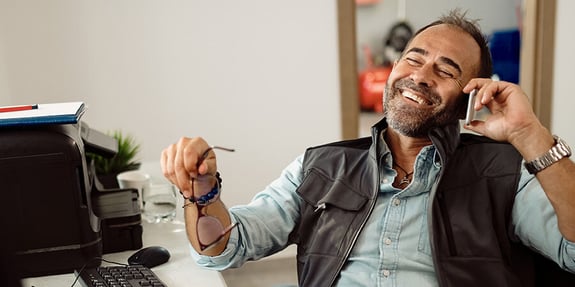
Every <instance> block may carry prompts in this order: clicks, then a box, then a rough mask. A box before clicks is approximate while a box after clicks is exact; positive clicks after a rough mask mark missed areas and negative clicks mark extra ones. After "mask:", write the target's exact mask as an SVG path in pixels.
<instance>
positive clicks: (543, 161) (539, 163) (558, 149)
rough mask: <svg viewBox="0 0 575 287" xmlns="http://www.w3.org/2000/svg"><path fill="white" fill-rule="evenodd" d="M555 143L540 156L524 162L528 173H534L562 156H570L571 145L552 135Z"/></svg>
mask: <svg viewBox="0 0 575 287" xmlns="http://www.w3.org/2000/svg"><path fill="white" fill-rule="evenodd" d="M553 138H554V139H555V145H554V146H553V147H552V148H551V149H550V150H548V151H547V152H546V153H545V154H543V155H542V156H540V157H538V158H536V159H534V160H532V161H528V162H525V168H527V171H528V172H529V173H530V174H536V173H538V172H540V171H542V170H544V169H545V168H547V167H548V166H550V165H552V164H554V163H556V162H557V161H559V160H560V159H562V158H564V157H570V156H571V147H569V145H568V144H567V142H565V141H564V140H562V139H561V138H560V137H558V136H556V135H554V136H553Z"/></svg>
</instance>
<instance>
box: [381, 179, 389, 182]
mask: <svg viewBox="0 0 575 287" xmlns="http://www.w3.org/2000/svg"><path fill="white" fill-rule="evenodd" d="M381 182H383V183H388V182H389V180H387V178H384V179H382V180H381Z"/></svg>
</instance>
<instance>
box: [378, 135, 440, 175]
mask: <svg viewBox="0 0 575 287" xmlns="http://www.w3.org/2000/svg"><path fill="white" fill-rule="evenodd" d="M384 137H385V142H386V143H387V146H388V147H389V150H390V151H391V155H392V156H393V161H394V162H395V163H396V164H397V165H399V166H401V167H403V168H405V169H406V171H407V172H411V171H413V163H414V162H415V158H416V157H417V155H418V154H419V152H420V151H421V149H422V148H424V147H425V146H428V145H430V144H431V140H430V139H429V138H427V137H426V138H412V137H408V136H405V135H402V134H400V133H398V132H397V131H395V130H393V129H392V128H390V127H388V128H387V130H386V132H385V135H384Z"/></svg>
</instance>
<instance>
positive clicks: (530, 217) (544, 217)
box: [512, 164, 575, 272]
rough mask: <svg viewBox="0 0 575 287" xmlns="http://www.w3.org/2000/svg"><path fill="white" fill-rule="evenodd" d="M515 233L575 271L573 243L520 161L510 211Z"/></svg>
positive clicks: (560, 264)
mask: <svg viewBox="0 0 575 287" xmlns="http://www.w3.org/2000/svg"><path fill="white" fill-rule="evenodd" d="M512 217H513V224H514V225H515V234H516V235H517V236H518V237H519V239H520V240H521V242H522V243H523V244H525V245H526V246H529V247H530V248H532V249H534V250H536V251H538V252H539V253H541V254H542V255H544V256H546V257H548V258H549V259H551V260H553V261H555V262H557V264H558V265H559V266H560V267H561V268H563V269H565V270H570V271H571V272H575V243H573V242H570V241H568V240H567V239H565V238H564V237H563V235H562V234H561V232H560V231H559V226H558V224H557V215H556V214H555V210H554V209H553V206H552V205H551V202H550V201H549V199H548V198H547V195H546V194H545V192H544V191H543V188H542V187H541V184H540V183H539V181H538V180H537V178H536V177H535V176H534V175H532V174H529V172H527V170H526V169H525V167H524V165H523V164H522V168H521V179H520V181H519V188H518V192H517V195H516V196H515V203H514V205H513V211H512Z"/></svg>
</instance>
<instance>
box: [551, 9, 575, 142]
mask: <svg viewBox="0 0 575 287" xmlns="http://www.w3.org/2000/svg"><path fill="white" fill-rule="evenodd" d="M574 10H575V2H573V1H571V0H557V15H556V22H555V23H556V24H555V25H556V26H555V27H556V28H555V64H554V67H553V78H554V80H553V95H552V111H553V113H552V116H551V130H552V132H554V133H556V134H557V135H559V136H560V137H562V138H564V139H565V140H566V141H567V142H568V143H569V144H570V146H571V147H572V148H575V129H573V123H575V113H573V108H574V107H575V93H574V92H573V67H574V66H575V57H574V56H573V51H575V38H573V26H574V25H575V19H574V18H573V15H572V14H573V13H572V11H574Z"/></svg>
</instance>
